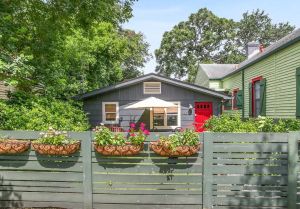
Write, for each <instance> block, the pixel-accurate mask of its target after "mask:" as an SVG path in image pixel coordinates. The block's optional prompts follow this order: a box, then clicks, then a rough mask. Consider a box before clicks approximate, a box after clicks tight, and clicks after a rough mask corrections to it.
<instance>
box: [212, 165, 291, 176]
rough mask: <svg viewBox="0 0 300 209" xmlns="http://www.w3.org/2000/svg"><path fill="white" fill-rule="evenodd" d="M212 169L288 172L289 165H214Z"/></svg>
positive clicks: (252, 172)
mask: <svg viewBox="0 0 300 209" xmlns="http://www.w3.org/2000/svg"><path fill="white" fill-rule="evenodd" d="M212 169H213V173H214V174H273V175H274V174H287V166H266V165H221V166H220V165H213V166H212ZM245 178H246V177H245Z"/></svg>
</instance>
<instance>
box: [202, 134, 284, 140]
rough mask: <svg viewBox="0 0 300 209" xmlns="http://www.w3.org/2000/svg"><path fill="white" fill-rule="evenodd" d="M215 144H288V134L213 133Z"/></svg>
mask: <svg viewBox="0 0 300 209" xmlns="http://www.w3.org/2000/svg"><path fill="white" fill-rule="evenodd" d="M206 134H209V135H212V136H211V138H212V140H213V142H240V143H241V142H259V143H265V142H266V143H270V142H282V143H287V142H288V136H287V133H211V132H206Z"/></svg>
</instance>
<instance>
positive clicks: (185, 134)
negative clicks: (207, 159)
mask: <svg viewBox="0 0 300 209" xmlns="http://www.w3.org/2000/svg"><path fill="white" fill-rule="evenodd" d="M159 143H160V144H161V145H163V146H165V147H167V148H169V149H171V150H175V149H176V148H177V147H179V146H195V145H197V144H198V143H199V135H198V133H197V132H195V131H193V130H190V129H185V130H184V131H182V132H176V133H175V134H171V135H169V136H168V137H166V136H161V137H160V139H159Z"/></svg>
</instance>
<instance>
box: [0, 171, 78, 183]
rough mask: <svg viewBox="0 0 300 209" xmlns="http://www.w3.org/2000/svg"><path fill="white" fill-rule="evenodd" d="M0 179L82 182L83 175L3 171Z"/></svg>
mask: <svg viewBox="0 0 300 209" xmlns="http://www.w3.org/2000/svg"><path fill="white" fill-rule="evenodd" d="M0 177H1V178H3V179H4V180H19V181H22V180H23V181H57V182H65V181H67V182H72V181H75V182H81V181H82V173H74V172H63V173H61V172H45V171H43V172H35V171H1V173H0Z"/></svg>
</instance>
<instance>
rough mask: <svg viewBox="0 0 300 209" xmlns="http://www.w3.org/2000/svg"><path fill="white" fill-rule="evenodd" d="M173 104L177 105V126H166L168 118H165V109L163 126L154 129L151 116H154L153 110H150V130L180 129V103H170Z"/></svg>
mask: <svg viewBox="0 0 300 209" xmlns="http://www.w3.org/2000/svg"><path fill="white" fill-rule="evenodd" d="M170 102H172V103H174V104H177V105H178V107H177V108H178V110H177V112H178V117H177V126H168V125H167V124H168V118H167V111H166V109H167V108H165V114H164V124H165V125H164V126H155V127H154V124H153V116H154V110H153V109H152V108H151V112H150V128H151V129H153V128H157V129H175V128H177V127H181V103H180V102H179V101H176V102H174V101H170Z"/></svg>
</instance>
